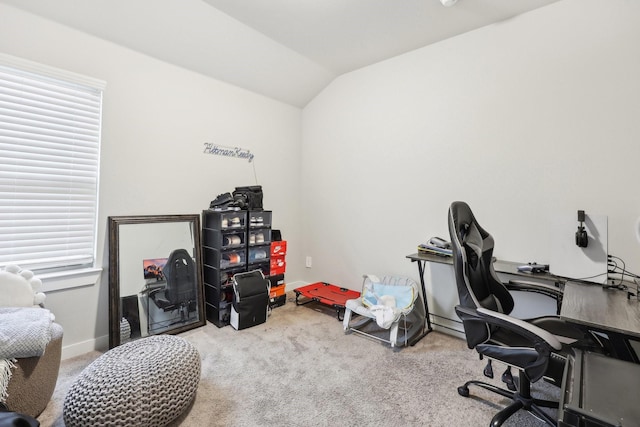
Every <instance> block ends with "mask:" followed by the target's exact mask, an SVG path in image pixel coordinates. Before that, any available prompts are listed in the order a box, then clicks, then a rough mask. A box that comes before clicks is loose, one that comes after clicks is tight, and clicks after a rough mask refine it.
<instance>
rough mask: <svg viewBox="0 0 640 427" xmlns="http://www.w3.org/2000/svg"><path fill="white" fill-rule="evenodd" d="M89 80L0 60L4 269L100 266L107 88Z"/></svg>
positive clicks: (0, 248)
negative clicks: (102, 129)
mask: <svg viewBox="0 0 640 427" xmlns="http://www.w3.org/2000/svg"><path fill="white" fill-rule="evenodd" d="M16 62H18V64H16ZM87 81H90V79H89V80H88V79H82V78H80V79H79V78H77V75H74V74H70V73H68V75H67V73H66V72H62V71H60V70H52V69H48V67H43V66H39V65H37V64H36V65H34V64H33V63H27V62H21V61H16V60H15V58H12V57H8V56H6V55H2V56H0V266H3V265H7V264H18V265H20V266H21V267H22V268H29V269H32V270H43V269H47V270H48V269H69V268H84V267H87V266H93V263H94V260H95V247H96V216H97V193H98V176H99V175H98V173H99V163H100V161H99V154H100V126H101V115H102V90H103V87H100V85H99V84H96V85H87V84H86V82H87Z"/></svg>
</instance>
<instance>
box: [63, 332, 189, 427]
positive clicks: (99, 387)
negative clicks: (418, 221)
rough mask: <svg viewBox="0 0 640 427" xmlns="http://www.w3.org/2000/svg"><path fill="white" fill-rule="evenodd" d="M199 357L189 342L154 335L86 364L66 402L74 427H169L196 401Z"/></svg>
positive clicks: (69, 421) (66, 416) (69, 424)
mask: <svg viewBox="0 0 640 427" xmlns="http://www.w3.org/2000/svg"><path fill="white" fill-rule="evenodd" d="M199 382H200V355H199V354H198V351H197V350H196V349H195V347H193V345H191V344H190V343H189V342H188V341H187V340H185V339H184V338H180V337H177V336H174V335H154V336H151V337H148V338H143V339H139V340H136V341H131V342H129V343H126V344H123V345H121V346H119V347H115V348H113V349H111V350H109V351H108V352H106V353H105V354H103V355H102V356H100V357H98V358H97V359H96V360H94V361H93V362H92V363H91V364H90V365H89V366H87V367H86V368H85V369H84V370H83V371H82V372H81V373H80V376H79V377H78V378H77V379H76V380H75V381H74V383H73V384H72V385H71V387H70V388H69V391H68V392H67V395H66V397H65V400H64V409H63V416H64V423H65V426H66V427H75V426H128V427H130V426H164V425H166V424H168V423H169V422H171V421H172V420H174V419H175V418H177V417H178V416H179V415H180V414H182V412H184V410H185V409H186V408H187V407H188V406H189V404H190V403H191V401H192V400H193V398H194V397H195V394H196V390H197V388H198V383H199Z"/></svg>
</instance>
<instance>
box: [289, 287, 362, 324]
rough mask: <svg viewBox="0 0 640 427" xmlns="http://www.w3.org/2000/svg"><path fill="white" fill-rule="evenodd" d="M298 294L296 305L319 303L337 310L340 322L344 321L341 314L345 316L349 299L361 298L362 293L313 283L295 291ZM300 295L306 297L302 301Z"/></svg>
mask: <svg viewBox="0 0 640 427" xmlns="http://www.w3.org/2000/svg"><path fill="white" fill-rule="evenodd" d="M294 292H295V293H296V305H305V304H309V303H310V302H319V303H320V304H324V305H328V306H329V307H332V308H334V309H335V310H336V313H337V316H338V320H340V321H342V319H341V317H340V313H341V312H342V313H343V314H344V309H345V303H346V302H347V300H348V299H356V298H360V292H358V291H353V290H351V289H347V288H341V287H339V286H336V285H332V284H330V283H325V282H317V283H312V284H310V285H306V286H302V287H300V288H297V289H294ZM300 295H302V296H303V297H305V298H306V299H303V300H302V301H300V299H299V298H300Z"/></svg>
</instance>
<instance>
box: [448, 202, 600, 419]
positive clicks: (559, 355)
mask: <svg viewBox="0 0 640 427" xmlns="http://www.w3.org/2000/svg"><path fill="white" fill-rule="evenodd" d="M449 234H450V236H451V243H452V247H453V265H454V271H455V278H456V284H457V288H458V296H459V300H460V304H459V305H458V306H456V308H455V310H456V313H457V315H458V317H459V318H460V319H461V320H462V323H463V326H464V332H465V336H466V340H467V345H468V347H469V348H470V349H475V350H476V351H477V352H478V353H479V354H480V358H481V359H482V358H483V356H484V357H487V358H488V359H489V363H488V364H487V367H486V368H485V375H486V376H488V377H493V371H492V369H491V359H494V360H497V361H500V362H503V363H505V364H506V365H508V368H507V371H506V372H505V373H504V374H503V381H504V382H505V383H506V384H507V386H508V388H509V390H507V389H503V388H500V387H497V386H495V385H493V384H489V383H485V382H481V381H468V382H467V383H465V384H464V385H463V386H461V387H459V388H458V393H459V394H460V395H461V396H464V397H468V396H469V386H470V385H475V386H479V387H482V388H484V389H487V390H489V391H492V392H494V393H497V394H499V395H501V396H504V397H507V398H510V399H512V400H513V402H512V403H511V404H510V405H509V406H507V407H506V408H504V409H503V410H502V411H500V412H498V413H497V414H496V415H495V416H494V417H493V419H492V421H491V424H490V425H491V426H500V425H502V424H503V423H504V422H505V420H506V419H507V418H509V417H510V416H511V415H513V414H515V413H516V412H517V411H518V410H520V409H524V410H526V411H528V412H529V413H532V414H533V415H534V416H536V417H537V418H539V419H541V420H543V421H544V422H545V423H546V424H548V425H550V426H555V425H556V421H555V420H554V419H553V418H552V417H551V416H550V415H549V414H547V413H546V412H544V411H543V410H542V409H541V407H548V408H557V407H558V402H553V401H548V400H541V399H534V398H532V397H531V383H533V382H536V381H538V380H540V379H542V378H544V379H545V380H547V381H548V382H550V383H552V384H554V385H557V386H560V385H561V382H562V373H563V369H564V366H565V362H566V358H567V355H568V354H569V352H571V349H570V347H569V345H571V346H579V347H582V348H591V349H594V348H596V347H597V345H596V344H595V342H594V341H593V340H592V339H591V338H590V337H589V336H588V335H585V334H583V333H582V332H580V331H578V330H577V329H575V328H573V327H572V326H571V325H568V324H566V323H565V322H563V321H562V320H560V319H559V318H558V317H557V316H545V317H538V318H535V319H528V320H520V319H517V318H514V317H511V316H509V313H510V312H511V311H512V310H513V306H514V302H513V298H512V297H511V294H510V293H509V291H508V290H507V288H506V287H505V286H504V285H503V284H502V282H501V281H500V280H499V279H498V277H497V275H496V273H495V270H494V268H493V259H492V255H493V237H491V235H490V234H489V233H488V232H487V231H486V230H484V229H483V228H482V227H481V226H480V225H479V224H478V222H477V221H476V219H475V217H474V215H473V213H472V212H471V209H470V208H469V206H468V205H467V204H466V203H464V202H453V203H452V204H451V207H450V209H449ZM521 286H522V287H523V288H522V289H521V290H526V289H524V287H526V286H527V284H522V285H521ZM511 367H515V368H516V369H517V370H518V371H519V381H518V384H517V386H516V384H515V382H514V381H513V378H511V371H510V369H511Z"/></svg>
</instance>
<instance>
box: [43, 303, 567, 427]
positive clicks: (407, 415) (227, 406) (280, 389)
mask: <svg viewBox="0 0 640 427" xmlns="http://www.w3.org/2000/svg"><path fill="white" fill-rule="evenodd" d="M294 301H295V299H294V297H293V295H289V296H288V300H287V304H286V305H285V306H283V307H278V308H275V309H274V310H273V312H272V314H271V316H270V317H269V319H268V320H267V322H266V323H265V324H263V325H259V326H255V327H252V328H249V329H245V330H242V331H236V330H234V329H232V328H231V327H230V326H228V327H225V328H221V329H219V328H217V327H216V326H213V325H212V324H207V325H206V326H205V327H202V328H198V329H194V330H191V331H188V332H186V333H184V334H182V336H183V337H185V338H186V339H188V340H189V341H191V342H192V343H193V344H194V345H195V346H196V348H197V349H198V350H199V352H200V355H201V358H202V379H201V381H200V385H199V388H198V393H197V396H196V399H195V401H194V403H193V405H192V406H191V408H190V409H189V410H188V411H187V413H185V414H184V415H183V416H181V417H180V418H179V419H178V420H176V422H174V423H173V424H172V425H174V426H243V427H246V426H336V425H347V426H441V425H452V426H487V425H489V422H490V420H491V417H492V416H493V415H494V413H495V412H497V411H498V410H499V409H500V407H501V406H503V405H504V404H506V403H508V402H507V400H505V399H502V398H500V397H499V396H497V395H494V394H491V393H488V392H484V391H482V390H480V389H478V388H471V395H472V397H469V398H464V397H461V396H459V395H458V393H457V387H458V386H459V385H461V384H463V383H464V382H465V381H466V380H468V379H484V377H483V376H482V369H483V367H484V362H483V361H479V360H478V357H477V354H476V353H475V352H474V351H472V350H468V349H467V347H466V344H465V343H464V342H463V341H461V340H459V339H456V338H452V337H450V336H448V335H444V334H440V333H437V332H433V333H431V334H429V335H427V336H426V337H425V338H424V339H422V340H421V341H420V342H419V343H417V344H416V345H415V346H414V347H407V348H404V349H402V350H400V351H393V350H392V349H390V348H389V347H388V346H385V345H384V344H383V343H380V342H378V341H373V340H369V339H367V338H364V337H362V336H359V335H355V334H348V335H345V334H344V332H343V331H342V324H341V322H339V321H338V320H337V318H336V316H335V312H334V311H332V310H327V309H325V308H324V307H323V306H320V305H317V304H315V303H314V304H309V305H306V306H296V305H295V302H294ZM99 355H100V353H98V352H93V353H89V354H87V355H84V356H80V357H77V358H73V359H68V360H65V361H63V362H62V365H61V370H60V377H59V379H58V384H57V387H56V391H55V393H54V396H53V399H52V401H51V402H50V403H49V405H48V406H47V408H46V409H45V411H44V412H43V413H42V415H41V416H40V417H39V420H40V422H41V423H42V425H43V426H45V427H47V426H64V423H63V420H62V407H63V402H64V396H65V393H66V391H67V390H68V388H69V387H70V385H71V383H72V382H73V380H74V379H75V377H76V376H77V375H78V374H79V373H80V372H81V371H82V369H83V368H84V367H85V366H87V365H88V364H89V363H91V361H92V360H94V359H95V358H96V357H98V356H99ZM494 369H495V373H496V377H499V376H500V374H501V373H502V370H503V366H502V365H495V366H494ZM494 382H496V383H498V381H497V380H494ZM541 387H543V391H544V392H545V393H547V392H549V390H550V389H551V388H550V387H549V386H548V385H546V384H543V385H542V386H541ZM551 393H556V395H557V394H558V390H557V389H551ZM478 396H481V397H483V398H486V399H488V400H482V399H479V398H478ZM506 425H509V426H541V425H543V423H542V422H541V421H539V420H537V419H535V418H533V417H532V416H530V415H528V414H526V413H524V412H520V413H519V414H517V416H516V417H513V418H512V419H511V420H510V421H509V422H508V424H506Z"/></svg>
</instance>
